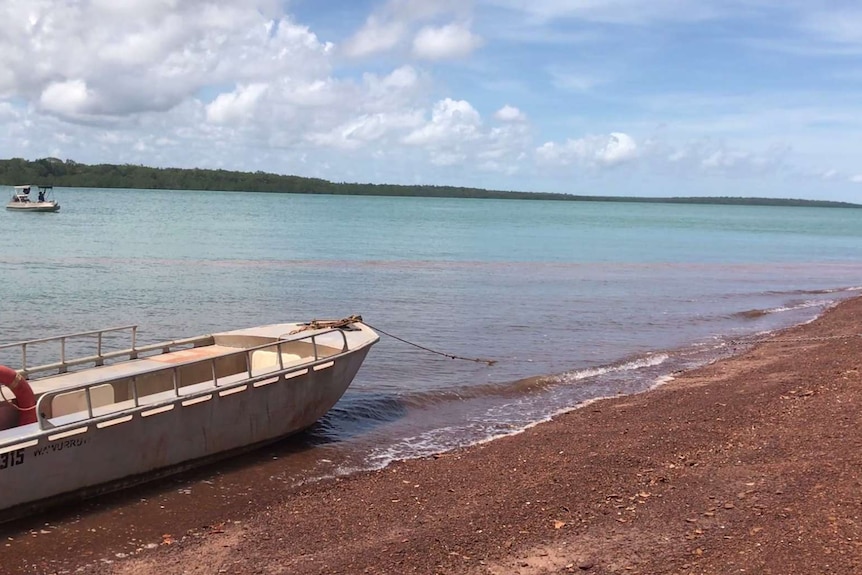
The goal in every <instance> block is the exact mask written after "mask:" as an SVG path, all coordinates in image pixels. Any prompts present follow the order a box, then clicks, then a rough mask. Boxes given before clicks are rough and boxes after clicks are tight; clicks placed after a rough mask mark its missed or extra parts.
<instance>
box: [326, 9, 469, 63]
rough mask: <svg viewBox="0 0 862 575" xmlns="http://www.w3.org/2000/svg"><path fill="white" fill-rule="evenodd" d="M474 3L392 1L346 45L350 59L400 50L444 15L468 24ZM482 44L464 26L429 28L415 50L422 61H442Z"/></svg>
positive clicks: (375, 12) (414, 45)
mask: <svg viewBox="0 0 862 575" xmlns="http://www.w3.org/2000/svg"><path fill="white" fill-rule="evenodd" d="M469 11H470V3H469V2H461V1H459V0H435V1H433V2H429V1H427V0H389V1H388V2H386V3H385V4H383V5H382V6H381V7H380V8H378V9H377V10H375V11H374V12H373V13H372V14H371V15H370V16H368V18H367V19H366V21H365V24H364V25H363V26H362V27H361V28H360V29H359V30H357V31H356V32H355V33H354V34H353V35H352V36H351V37H350V38H348V39H347V40H346V41H345V42H344V44H343V52H344V54H345V55H346V56H348V57H350V58H362V57H367V56H371V55H374V54H380V53H384V52H388V51H390V50H393V49H396V48H398V47H400V46H402V45H405V44H406V43H407V39H408V38H409V37H410V36H411V35H412V34H413V33H414V30H415V28H416V27H417V26H419V25H421V24H422V23H423V22H432V21H435V20H436V19H438V18H439V17H441V16H442V15H447V14H448V15H455V16H456V17H457V18H458V20H459V21H461V22H463V21H466V20H465V19H466V17H467V15H469ZM479 43H480V40H479V38H478V37H477V36H475V35H473V34H472V33H471V32H470V31H469V29H468V28H467V27H466V25H464V24H450V25H449V26H443V27H442V28H435V27H433V26H430V25H428V26H425V27H423V28H422V29H421V30H420V31H419V34H418V35H417V36H416V38H415V40H414V43H413V49H414V52H415V53H416V55H417V56H418V57H420V58H426V59H429V60H438V59H443V58H452V57H458V56H462V55H464V54H465V53H469V52H471V51H472V50H473V49H475V48H476V47H477V46H478V44H479Z"/></svg>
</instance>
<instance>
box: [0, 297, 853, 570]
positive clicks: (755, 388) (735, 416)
mask: <svg viewBox="0 0 862 575" xmlns="http://www.w3.org/2000/svg"><path fill="white" fill-rule="evenodd" d="M860 334H862V298H857V299H854V300H849V301H846V302H844V303H842V304H840V305H839V306H837V307H836V308H834V309H832V310H830V311H828V312H827V313H826V314H825V315H824V316H823V317H821V318H820V319H818V320H817V321H815V322H813V323H811V324H808V325H805V326H799V327H796V328H792V329H790V330H786V331H784V332H782V333H779V334H776V335H775V336H773V337H771V338H769V339H767V340H765V341H764V342H762V343H760V344H758V345H757V346H755V347H753V348H750V349H747V350H741V351H740V352H739V354H738V355H736V356H734V357H732V358H730V359H726V360H722V361H720V362H717V363H715V364H712V365H709V366H706V367H704V368H701V369H698V370H694V371H691V372H686V373H684V374H680V375H678V376H677V378H676V379H674V381H672V382H670V383H668V384H666V385H664V386H662V387H660V388H657V389H655V390H652V391H650V392H647V393H644V394H640V395H637V396H628V397H618V398H613V399H607V400H601V401H598V402H595V403H592V404H590V405H588V406H586V407H584V408H582V409H578V410H575V411H572V412H570V413H567V414H565V415H561V416H559V417H557V418H555V419H554V420H553V421H552V422H549V423H544V424H541V425H537V426H535V427H533V428H531V429H529V430H527V431H526V432H524V433H521V434H519V435H516V436H512V437H508V438H504V439H499V440H496V441H493V442H490V443H486V444H483V445H478V446H474V447H471V448H467V449H463V450H459V451H455V452H450V453H447V454H443V455H441V456H438V457H432V458H427V459H421V460H413V461H406V462H401V463H397V464H393V465H391V466H390V467H388V468H386V469H384V470H382V471H378V472H368V473H360V474H357V475H354V476H350V477H346V478H342V479H339V480H329V481H324V482H321V483H318V484H314V485H308V486H305V487H301V488H298V489H294V490H289V491H281V490H279V491H273V490H272V489H271V488H267V487H265V486H253V487H250V488H249V489H248V493H249V498H250V500H249V501H248V502H246V504H245V505H241V506H236V505H232V506H226V507H224V508H220V507H216V508H212V507H211V506H210V505H208V502H209V500H206V499H204V500H200V501H198V502H197V504H195V502H192V503H191V504H190V505H188V506H187V507H186V508H185V509H184V510H183V511H182V514H183V515H182V517H181V518H179V517H178V518H177V521H176V523H175V525H176V526H178V527H180V528H179V529H172V530H170V531H167V532H165V533H164V534H163V535H164V536H163V537H161V540H160V541H158V542H157V544H156V545H152V544H151V547H153V548H151V549H147V548H145V546H142V547H141V548H139V550H137V551H135V552H132V553H130V554H129V556H127V557H119V558H118V557H117V556H116V554H112V553H111V551H112V549H111V547H110V545H108V544H106V545H105V546H104V547H102V548H100V546H99V545H98V541H99V539H98V538H94V537H90V536H87V535H86V534H82V535H81V536H80V537H78V538H75V537H74V536H72V535H70V534H69V533H71V532H72V531H74V528H73V527H70V526H68V525H67V526H66V527H65V530H64V533H65V534H63V535H61V534H59V533H58V534H55V535H51V534H48V535H44V536H41V537H40V536H39V534H38V533H31V535H30V536H31V537H32V538H33V541H41V542H42V543H43V544H39V545H36V544H34V543H32V542H30V543H28V544H27V545H22V544H21V540H22V536H20V535H16V537H13V540H12V541H11V543H8V544H7V547H6V548H5V550H3V549H4V548H3V547H2V545H3V541H2V540H0V558H3V559H4V561H3V562H0V564H3V565H5V568H7V569H9V568H12V566H14V569H16V570H15V571H9V572H12V573H15V572H22V573H29V572H32V573H53V572H82V573H88V574H111V575H143V574H160V575H162V574H180V573H184V574H201V575H203V574H207V575H209V574H215V573H236V574H240V573H241V574H276V573H285V574H286V573H291V574H293V573H296V574H312V573H319V574H324V573H327V574H328V573H452V574H455V573H458V574H461V573H465V574H473V573H475V574H510V573H511V574H520V575H534V574H535V575H538V574H544V573H596V574H598V573H649V574H654V573H775V574H789V573H834V574H845V573H846V574H851V573H852V574H856V573H862V409H860V408H862V335H860ZM172 512H173V513H176V511H175V510H174V511H172ZM157 515H158V511H156V512H154V517H155V516H157ZM112 517H113V521H114V523H115V524H113V525H108V526H105V525H102V526H100V527H99V528H104V529H105V540H106V541H110V534H111V533H112V532H113V531H114V530H116V529H118V528H119V522H118V520H117V519H116V517H115V516H112ZM87 520H89V521H92V520H93V519H92V518H89V519H85V520H84V521H87ZM153 521H156V519H155V518H154V519H153ZM189 525H191V526H193V527H190V528H188V527H187V526H189ZM81 530H82V531H81V533H84V531H85V529H84V528H83V527H82V528H81ZM87 532H88V533H89V531H87ZM26 537H27V534H26V533H24V534H23V538H26ZM22 550H24V551H26V553H27V557H22V553H23V551H22ZM6 559H10V560H11V561H6ZM102 559H108V560H110V561H111V562H110V563H109V562H106V561H104V560H102ZM78 568H81V571H76V569H78ZM0 569H2V567H0ZM3 572H4V573H6V571H3Z"/></svg>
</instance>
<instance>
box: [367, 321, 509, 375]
mask: <svg viewBox="0 0 862 575" xmlns="http://www.w3.org/2000/svg"><path fill="white" fill-rule="evenodd" d="M362 323H364V324H365V325H367V326H368V327H370V328H371V329H373V330H374V331H377V332H380V333H382V334H383V335H385V336H388V337H391V338H392V339H396V340H398V341H400V342H401V343H406V344H407V345H412V346H413V347H415V348H417V349H421V350H423V351H427V352H429V353H434V354H437V355H442V356H443V357H448V358H449V359H460V360H463V361H473V362H476V363H485V364H488V367H491V366H493V365H494V364H495V363H497V360H496V359H485V358H481V357H464V356H461V355H455V354H453V353H445V352H442V351H437V350H436V349H431V348H430V347H425V346H424V345H419V344H418V343H413V342H412V341H407V340H406V339H404V338H401V337H398V336H397V335H393V334H391V333H387V332H385V331H383V330H382V329H380V328H379V327H375V326H373V325H371V324H370V323H368V322H362Z"/></svg>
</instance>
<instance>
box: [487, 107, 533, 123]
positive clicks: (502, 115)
mask: <svg viewBox="0 0 862 575" xmlns="http://www.w3.org/2000/svg"><path fill="white" fill-rule="evenodd" d="M494 117H495V118H497V119H498V120H500V121H501V122H525V121H526V120H527V116H526V115H525V114H524V113H523V112H522V111H521V110H519V109H518V108H516V107H514V106H510V105H508V104H506V105H505V106H503V107H502V108H500V109H499V110H497V112H496V113H495V114H494Z"/></svg>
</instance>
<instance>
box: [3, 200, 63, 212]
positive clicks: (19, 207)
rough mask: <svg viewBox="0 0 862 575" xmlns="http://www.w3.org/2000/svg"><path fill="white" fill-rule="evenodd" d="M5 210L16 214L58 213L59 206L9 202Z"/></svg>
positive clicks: (50, 203)
mask: <svg viewBox="0 0 862 575" xmlns="http://www.w3.org/2000/svg"><path fill="white" fill-rule="evenodd" d="M6 209H7V210H13V211H17V212H58V211H60V204H58V203H56V202H10V203H8V204H6Z"/></svg>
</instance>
